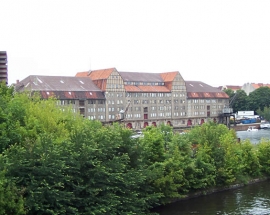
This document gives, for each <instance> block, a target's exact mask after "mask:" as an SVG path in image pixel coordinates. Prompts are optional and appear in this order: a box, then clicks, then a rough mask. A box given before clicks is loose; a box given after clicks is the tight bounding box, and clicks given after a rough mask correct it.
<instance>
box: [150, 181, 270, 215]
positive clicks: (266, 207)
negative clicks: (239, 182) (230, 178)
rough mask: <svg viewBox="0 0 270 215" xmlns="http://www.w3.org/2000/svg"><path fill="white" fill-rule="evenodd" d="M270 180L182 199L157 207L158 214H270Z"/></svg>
mask: <svg viewBox="0 0 270 215" xmlns="http://www.w3.org/2000/svg"><path fill="white" fill-rule="evenodd" d="M269 190H270V181H264V182H259V183H255V184H251V185H248V186H245V187H241V188H237V189H234V190H228V191H223V192H218V193H214V194H210V195H206V196H200V197H196V198H193V199H188V200H182V201H179V202H176V203H173V204H169V205H166V206H163V207H160V208H157V209H156V210H155V212H157V213H159V214H160V215H180V214H181V215H182V214H184V215H185V214H200V215H201V214H202V215H212V214H213V215H214V214H218V215H236V214H237V215H266V214H268V215H269V214H270V192H269Z"/></svg>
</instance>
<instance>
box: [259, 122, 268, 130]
mask: <svg viewBox="0 0 270 215" xmlns="http://www.w3.org/2000/svg"><path fill="white" fill-rule="evenodd" d="M260 128H261V129H266V128H270V122H262V123H261V124H260Z"/></svg>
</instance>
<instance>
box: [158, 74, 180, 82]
mask: <svg viewBox="0 0 270 215" xmlns="http://www.w3.org/2000/svg"><path fill="white" fill-rule="evenodd" d="M178 73H179V72H164V73H161V74H160V76H161V77H162V79H163V81H164V82H168V81H173V80H174V78H175V76H176V75H177V74H178Z"/></svg>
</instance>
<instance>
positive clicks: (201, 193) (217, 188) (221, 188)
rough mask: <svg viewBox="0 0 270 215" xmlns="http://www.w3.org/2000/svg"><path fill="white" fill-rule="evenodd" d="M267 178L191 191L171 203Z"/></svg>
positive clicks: (262, 179)
mask: <svg viewBox="0 0 270 215" xmlns="http://www.w3.org/2000/svg"><path fill="white" fill-rule="evenodd" d="M266 180H269V178H268V177H262V178H255V179H251V180H249V181H248V182H247V183H237V184H233V185H228V186H225V187H214V188H209V189H205V190H200V191H196V192H193V193H189V194H187V195H186V197H184V198H180V199H174V200H172V201H171V203H174V202H177V201H181V200H187V199H191V198H196V197H199V196H204V195H209V194H212V193H217V192H222V191H226V190H232V189H236V188H239V187H243V186H246V185H250V184H254V183H258V182H262V181H266Z"/></svg>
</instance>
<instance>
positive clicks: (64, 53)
mask: <svg viewBox="0 0 270 215" xmlns="http://www.w3.org/2000/svg"><path fill="white" fill-rule="evenodd" d="M0 20H1V22H0V23H1V24H0V50H1V51H7V54H8V75H9V84H11V83H15V81H16V80H17V79H19V80H22V79H24V78H26V77H27V76H29V75H60V76H75V74H76V73H77V72H81V71H88V70H90V69H92V70H95V69H105V68H111V67H115V68H116V69H117V70H118V71H127V72H170V71H179V72H180V73H181V75H182V77H183V78H184V79H185V80H188V81H203V82H205V83H206V84H209V85H212V86H221V85H240V86H242V85H243V84H244V83H247V82H255V83H259V82H260V83H270V75H269V72H270V1H269V0H265V1H262V0H253V1H250V0H231V1H229V0H221V1H220V0H212V1H208V0H185V1H181V0H175V1H172V0H136V1H134V0H133V1H130V0H76V1H75V0H0Z"/></svg>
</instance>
